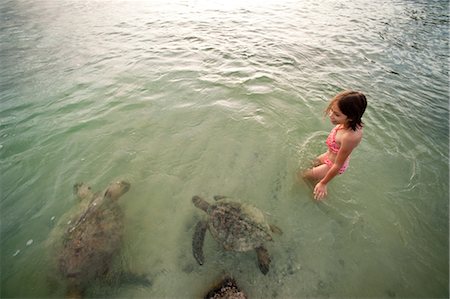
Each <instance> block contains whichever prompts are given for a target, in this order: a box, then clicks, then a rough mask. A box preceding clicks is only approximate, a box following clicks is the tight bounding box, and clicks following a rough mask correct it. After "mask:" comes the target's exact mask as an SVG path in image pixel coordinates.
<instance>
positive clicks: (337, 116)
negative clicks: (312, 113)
mask: <svg viewBox="0 0 450 299" xmlns="http://www.w3.org/2000/svg"><path fill="white" fill-rule="evenodd" d="M328 116H329V117H330V121H331V123H332V124H333V125H343V124H346V123H347V119H348V117H347V115H345V114H344V113H342V112H341V110H340V109H339V106H338V105H337V103H334V105H333V106H332V107H331V110H330V112H329V114H328Z"/></svg>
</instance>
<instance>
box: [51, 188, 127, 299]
mask: <svg viewBox="0 0 450 299" xmlns="http://www.w3.org/2000/svg"><path fill="white" fill-rule="evenodd" d="M129 189H130V183H128V182H126V181H117V182H113V183H111V184H110V185H109V186H108V187H107V188H106V189H105V191H104V192H102V193H101V192H97V193H93V192H92V191H91V188H90V187H89V186H88V185H86V184H84V183H79V184H75V185H74V192H75V193H76V194H77V196H78V197H79V198H80V199H81V200H82V202H87V204H86V207H85V208H84V210H82V211H81V213H79V214H78V215H77V216H76V217H74V218H73V219H72V220H71V221H70V222H69V226H68V227H67V228H66V230H65V231H64V235H63V238H62V239H63V241H62V244H61V245H60V248H59V251H58V254H57V257H58V268H59V272H60V273H61V274H62V275H63V278H64V279H65V280H66V281H67V288H66V295H67V296H68V297H71V298H80V297H82V295H83V293H84V291H85V290H86V288H87V287H88V285H89V284H90V283H92V282H93V281H94V280H96V279H102V278H104V277H105V276H106V275H108V274H109V270H110V268H111V265H112V262H113V258H114V257H115V256H116V255H117V254H118V253H119V252H120V249H121V245H122V244H121V242H122V234H123V213H122V210H121V208H120V206H119V205H118V203H117V200H118V199H119V198H120V196H122V195H123V194H124V193H126V192H127V191H128V190H129Z"/></svg>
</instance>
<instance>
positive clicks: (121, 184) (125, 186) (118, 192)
mask: <svg viewBox="0 0 450 299" xmlns="http://www.w3.org/2000/svg"><path fill="white" fill-rule="evenodd" d="M130 187H131V184H130V183H128V182H127V181H117V182H114V183H111V184H109V186H108V188H106V191H105V194H104V196H105V197H108V198H111V199H112V200H117V199H119V197H121V196H122V195H124V194H125V193H127V192H128V190H130Z"/></svg>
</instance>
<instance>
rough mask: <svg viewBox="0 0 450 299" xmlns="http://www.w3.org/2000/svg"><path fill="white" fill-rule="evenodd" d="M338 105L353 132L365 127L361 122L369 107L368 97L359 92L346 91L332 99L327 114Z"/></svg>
mask: <svg viewBox="0 0 450 299" xmlns="http://www.w3.org/2000/svg"><path fill="white" fill-rule="evenodd" d="M335 103H336V104H337V105H338V107H339V110H341V112H342V113H344V114H345V115H346V116H347V118H348V125H349V127H350V128H352V130H353V131H356V129H357V128H358V127H362V126H363V124H364V123H363V122H362V120H361V118H362V116H363V114H364V111H365V110H366V107H367V99H366V96H365V95H364V94H363V93H361V92H358V91H352V90H346V91H342V92H340V93H338V94H337V95H336V96H335V97H334V98H333V99H331V102H330V104H329V105H328V107H327V109H326V110H325V113H326V114H328V113H329V112H330V111H331V109H332V107H333V105H334V104H335Z"/></svg>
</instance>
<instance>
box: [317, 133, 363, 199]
mask: <svg viewBox="0 0 450 299" xmlns="http://www.w3.org/2000/svg"><path fill="white" fill-rule="evenodd" d="M358 143H359V140H358V139H355V138H352V137H350V136H347V134H345V135H344V136H342V142H341V148H340V149H339V151H338V153H337V156H336V161H335V162H334V164H333V166H331V168H330V170H328V172H327V174H326V175H325V177H324V178H323V179H321V180H320V181H319V182H318V183H317V184H316V186H315V187H314V199H317V200H321V199H322V198H324V197H325V196H327V184H328V183H329V182H330V181H331V180H332V179H333V178H334V177H335V176H336V175H337V174H338V173H339V169H341V167H342V166H343V165H344V163H345V160H347V158H348V156H350V154H351V153H352V151H353V149H354V148H355V147H356V146H357V145H358Z"/></svg>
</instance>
